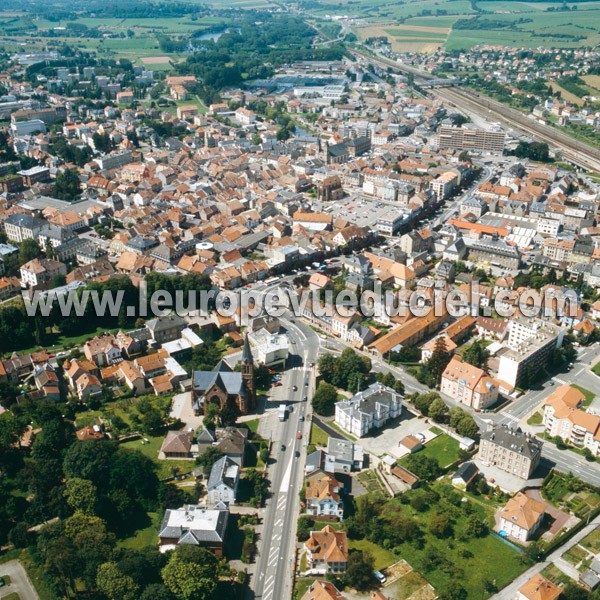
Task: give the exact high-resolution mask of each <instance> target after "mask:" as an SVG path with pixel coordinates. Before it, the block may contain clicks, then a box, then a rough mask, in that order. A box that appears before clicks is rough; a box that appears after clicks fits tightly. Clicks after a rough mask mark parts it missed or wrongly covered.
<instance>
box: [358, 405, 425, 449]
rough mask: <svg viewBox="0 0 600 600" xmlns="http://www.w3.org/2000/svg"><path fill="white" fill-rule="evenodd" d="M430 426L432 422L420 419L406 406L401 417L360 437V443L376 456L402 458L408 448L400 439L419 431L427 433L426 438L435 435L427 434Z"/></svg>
mask: <svg viewBox="0 0 600 600" xmlns="http://www.w3.org/2000/svg"><path fill="white" fill-rule="evenodd" d="M430 427H431V424H430V423H428V422H427V419H424V418H421V419H419V418H418V417H417V415H415V414H414V413H412V412H410V411H409V410H407V409H406V408H404V409H403V410H402V416H401V417H400V419H394V421H392V422H391V423H388V424H387V425H386V426H385V427H384V428H383V429H378V430H373V431H371V432H370V433H369V435H368V436H366V437H363V438H360V440H359V442H358V443H359V444H360V445H361V446H362V447H363V448H364V449H365V451H366V452H369V453H370V454H373V455H375V456H379V457H381V456H383V455H384V454H389V455H390V456H393V457H394V458H401V457H402V456H404V455H405V454H406V450H405V449H404V448H403V447H402V446H400V444H399V442H400V440H401V439H403V438H405V437H406V436H407V435H415V434H417V433H421V434H423V435H425V437H426V438H430V437H433V436H431V435H429V436H428V435H427V431H428V430H429V428H430Z"/></svg>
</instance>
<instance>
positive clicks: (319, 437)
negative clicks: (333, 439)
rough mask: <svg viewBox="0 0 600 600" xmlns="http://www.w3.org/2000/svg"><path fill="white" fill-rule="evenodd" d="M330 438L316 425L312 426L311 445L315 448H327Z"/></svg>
mask: <svg viewBox="0 0 600 600" xmlns="http://www.w3.org/2000/svg"><path fill="white" fill-rule="evenodd" d="M328 439H329V436H328V435H327V434H326V433H325V432H324V431H323V430H322V429H321V428H320V427H317V425H315V424H314V423H312V424H311V426H310V443H311V444H314V445H315V446H322V447H326V446H327V440H328Z"/></svg>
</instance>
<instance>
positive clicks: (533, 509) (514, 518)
mask: <svg viewBox="0 0 600 600" xmlns="http://www.w3.org/2000/svg"><path fill="white" fill-rule="evenodd" d="M545 511H546V505H545V504H544V503H543V502H540V501H539V500H534V499H533V498H529V497H528V496H526V495H525V494H524V493H523V492H518V493H517V494H516V495H515V496H514V497H512V498H511V499H510V500H509V501H508V502H507V503H506V506H505V507H504V508H503V509H502V510H501V511H500V515H499V529H500V531H504V532H506V534H507V535H508V536H509V537H511V538H514V539H515V540H518V541H519V542H527V541H528V540H530V539H531V537H532V536H533V535H534V534H535V533H536V532H537V531H538V530H539V528H540V525H541V524H542V521H543V520H544V514H545Z"/></svg>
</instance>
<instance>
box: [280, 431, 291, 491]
mask: <svg viewBox="0 0 600 600" xmlns="http://www.w3.org/2000/svg"><path fill="white" fill-rule="evenodd" d="M290 444H291V442H290ZM292 460H293V459H292V457H291V456H290V461H289V463H288V466H287V469H286V470H285V475H284V476H283V479H282V480H281V487H280V488H279V493H280V494H287V493H288V490H289V487H290V479H291V477H292Z"/></svg>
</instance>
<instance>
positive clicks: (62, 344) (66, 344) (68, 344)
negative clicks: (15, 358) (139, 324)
mask: <svg viewBox="0 0 600 600" xmlns="http://www.w3.org/2000/svg"><path fill="white" fill-rule="evenodd" d="M82 329H83V330H84V331H83V333H78V334H77V335H71V336H69V335H60V334H58V333H49V334H47V335H46V342H45V343H44V346H43V347H44V348H45V349H46V350H48V352H58V351H60V350H68V349H70V348H76V347H77V348H78V347H80V346H82V345H83V344H84V343H85V342H87V341H88V340H91V339H92V338H93V337H95V336H97V335H102V334H103V333H106V332H110V333H117V332H118V331H119V329H118V328H116V329H105V328H103V327H93V328H86V327H85V326H82ZM40 348H42V346H39V345H37V346H31V348H27V349H25V350H19V354H30V353H31V352H35V351H36V350H39V349H40Z"/></svg>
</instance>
